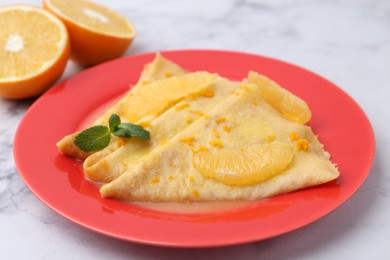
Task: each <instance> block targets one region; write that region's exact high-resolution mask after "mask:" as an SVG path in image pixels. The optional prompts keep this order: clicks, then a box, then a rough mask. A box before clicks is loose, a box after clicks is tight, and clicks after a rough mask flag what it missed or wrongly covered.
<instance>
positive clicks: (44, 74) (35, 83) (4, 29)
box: [0, 5, 69, 99]
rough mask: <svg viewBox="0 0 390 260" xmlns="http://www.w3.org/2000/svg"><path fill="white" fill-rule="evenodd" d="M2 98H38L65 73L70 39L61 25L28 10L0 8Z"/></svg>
mask: <svg viewBox="0 0 390 260" xmlns="http://www.w3.org/2000/svg"><path fill="white" fill-rule="evenodd" d="M0 28H1V30H0V96H1V97H5V98H10V99H21V98H27V97H32V96H36V95H39V94H41V93H43V92H44V91H45V90H47V89H48V88H49V87H50V86H51V85H52V84H53V83H54V82H55V81H56V80H57V79H58V78H59V77H60V76H61V75H62V73H63V71H64V69H65V66H66V63H67V61H68V58H69V37H68V33H67V31H66V28H65V26H64V25H63V24H62V22H61V21H60V20H59V19H58V18H57V17H55V16H54V15H52V14H50V13H49V12H47V11H45V10H42V9H39V8H36V7H33V6H29V5H12V6H4V7H1V8H0Z"/></svg>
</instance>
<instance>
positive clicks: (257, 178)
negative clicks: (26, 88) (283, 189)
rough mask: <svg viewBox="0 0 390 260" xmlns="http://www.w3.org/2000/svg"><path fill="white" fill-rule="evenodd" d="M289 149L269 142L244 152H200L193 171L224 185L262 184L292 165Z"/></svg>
mask: <svg viewBox="0 0 390 260" xmlns="http://www.w3.org/2000/svg"><path fill="white" fill-rule="evenodd" d="M293 157H294V152H293V150H292V148H291V146H290V145H288V144H285V143H280V142H271V143H266V144H261V145H254V146H250V147H248V148H246V149H241V150H239V151H237V150H231V149H224V150H219V151H214V152H210V151H201V152H198V153H196V154H195V155H194V158H193V163H194V166H195V168H196V169H197V170H198V171H199V172H200V173H202V174H203V175H204V176H206V177H209V178H212V179H215V180H217V181H219V182H222V183H224V184H227V185H232V186H246V185H254V184H257V183H259V182H262V181H265V180H267V179H269V178H271V177H273V176H275V175H276V174H278V173H280V172H281V171H283V170H284V169H286V168H287V166H288V165H289V164H290V163H291V161H292V159H293Z"/></svg>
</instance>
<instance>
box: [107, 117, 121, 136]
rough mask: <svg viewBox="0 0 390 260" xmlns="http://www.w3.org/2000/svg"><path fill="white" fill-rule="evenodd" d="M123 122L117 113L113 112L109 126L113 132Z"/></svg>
mask: <svg viewBox="0 0 390 260" xmlns="http://www.w3.org/2000/svg"><path fill="white" fill-rule="evenodd" d="M120 123H121V118H120V117H119V116H118V115H117V114H112V115H111V116H110V119H108V126H109V127H110V130H111V132H114V131H115V130H116V129H117V127H118V126H119V125H120Z"/></svg>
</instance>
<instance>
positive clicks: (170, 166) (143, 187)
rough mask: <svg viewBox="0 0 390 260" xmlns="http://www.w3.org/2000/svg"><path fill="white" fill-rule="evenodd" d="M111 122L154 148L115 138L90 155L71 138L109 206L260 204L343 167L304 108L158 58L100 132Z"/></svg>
mask: <svg viewBox="0 0 390 260" xmlns="http://www.w3.org/2000/svg"><path fill="white" fill-rule="evenodd" d="M112 114H117V115H119V116H120V118H121V121H122V122H131V123H135V124H138V125H141V126H143V127H144V128H145V129H146V130H148V131H149V132H150V136H151V139H150V141H144V140H141V139H139V138H130V139H127V138H119V137H116V136H112V138H111V141H110V143H109V145H108V146H107V147H106V148H104V149H102V150H100V151H97V152H90V153H86V152H83V151H81V150H80V149H79V148H78V147H77V146H76V145H75V144H74V139H75V137H76V136H77V134H78V133H79V132H75V133H73V134H71V135H69V136H66V137H64V138H63V139H62V140H61V141H60V142H58V144H57V146H58V148H59V150H60V152H62V153H64V154H66V155H69V156H72V157H75V158H80V159H85V162H84V171H85V175H86V177H87V178H88V179H90V180H93V181H96V182H101V183H102V184H104V185H103V186H102V187H101V189H100V193H101V195H102V197H105V198H115V199H119V200H126V201H148V202H180V201H226V200H255V199H261V198H266V197H271V196H275V195H278V194H283V193H286V192H291V191H295V190H299V189H303V188H307V187H310V186H314V185H319V184H322V183H326V182H329V181H331V180H334V179H336V178H337V177H338V176H339V172H338V170H337V167H336V166H335V165H334V164H332V162H331V161H330V156H329V154H328V153H327V152H326V151H325V150H324V148H323V145H322V144H321V143H320V142H319V141H318V139H317V137H316V136H315V134H314V133H313V131H312V130H311V128H310V127H309V126H306V125H305V124H306V123H307V122H308V121H309V120H310V118H311V111H310V109H309V107H308V106H307V104H306V102H305V101H303V100H302V99H300V98H298V97H297V96H295V95H293V94H292V93H290V92H288V91H287V90H285V89H283V88H281V87H280V86H279V85H278V84H277V83H276V82H273V81H272V80H270V79H269V78H267V77H265V76H263V75H260V74H258V73H256V72H252V71H251V72H249V74H248V77H247V78H246V79H244V80H243V81H242V83H240V84H239V83H237V82H232V81H229V80H228V79H226V78H223V77H221V76H219V75H217V74H212V73H208V72H187V71H186V70H185V69H183V68H181V67H180V66H179V65H177V64H175V63H173V62H171V61H169V60H167V59H165V58H164V57H162V56H161V55H160V54H157V55H156V58H155V59H154V60H153V61H152V62H151V63H150V64H147V65H146V66H145V68H144V70H143V72H142V73H141V76H140V79H139V81H138V82H137V84H136V85H135V86H134V87H132V88H131V90H130V91H129V92H128V93H127V94H126V95H125V96H124V97H123V98H122V99H120V100H119V102H118V103H116V104H115V105H114V106H113V107H112V108H110V109H109V110H108V111H107V112H106V113H104V114H103V115H102V116H101V117H100V118H98V119H97V120H96V121H95V123H94V124H93V125H107V124H108V118H109V117H110V116H111V115H112Z"/></svg>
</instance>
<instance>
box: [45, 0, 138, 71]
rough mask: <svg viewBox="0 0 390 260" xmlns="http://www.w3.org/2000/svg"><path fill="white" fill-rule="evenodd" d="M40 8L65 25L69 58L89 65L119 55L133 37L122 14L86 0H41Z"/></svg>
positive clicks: (131, 29) (133, 34)
mask: <svg viewBox="0 0 390 260" xmlns="http://www.w3.org/2000/svg"><path fill="white" fill-rule="evenodd" d="M43 7H44V8H45V9H46V10H48V11H50V12H51V13H53V14H54V15H56V16H57V17H59V18H60V19H61V20H62V21H63V22H64V24H65V25H66V27H67V29H68V31H69V35H70V41H71V46H72V59H74V60H75V61H76V62H78V63H80V64H82V65H86V66H90V65H94V64H97V63H101V62H104V61H107V60H111V59H114V58H117V57H119V56H121V55H122V54H123V53H124V52H125V51H126V50H127V48H128V47H129V45H130V44H131V43H132V41H133V40H134V37H135V29H134V26H133V25H132V24H131V22H130V21H128V20H127V19H126V18H125V17H123V16H122V15H120V14H119V13H117V12H114V11H112V10H110V9H108V8H106V7H104V6H101V5H98V4H95V3H93V2H90V1H86V0H72V1H68V0H44V1H43Z"/></svg>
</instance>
